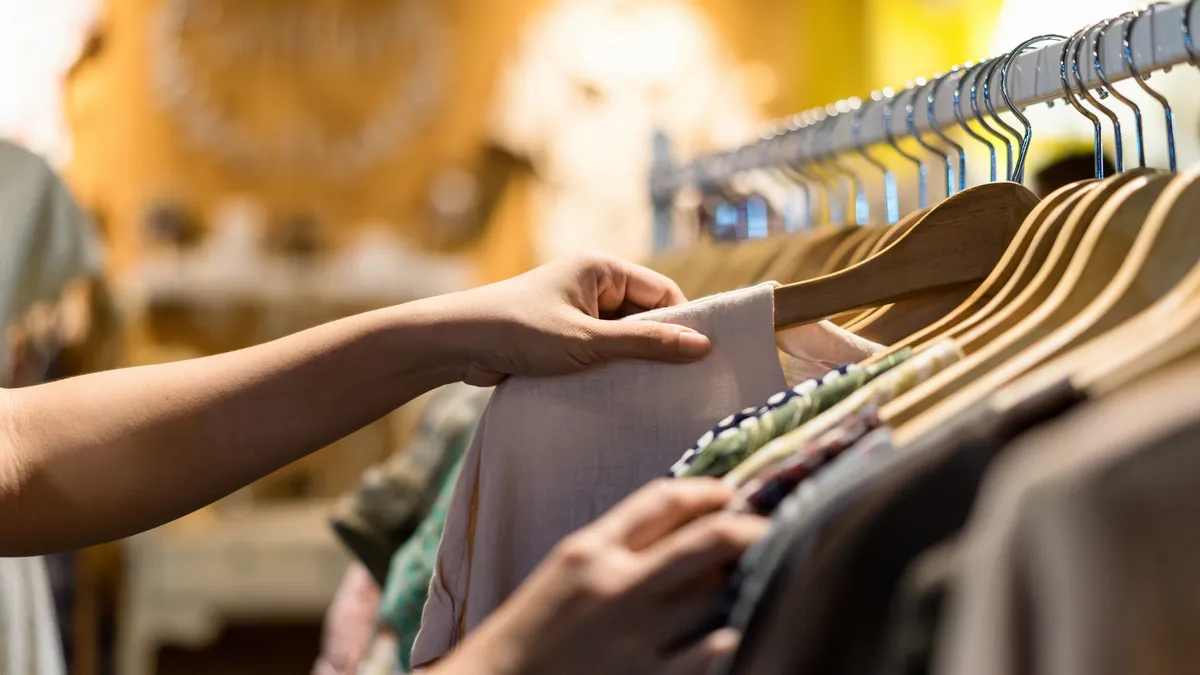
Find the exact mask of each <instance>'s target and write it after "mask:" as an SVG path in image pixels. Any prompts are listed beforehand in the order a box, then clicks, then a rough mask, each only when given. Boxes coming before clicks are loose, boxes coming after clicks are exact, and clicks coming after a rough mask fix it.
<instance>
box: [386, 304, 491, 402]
mask: <svg viewBox="0 0 1200 675" xmlns="http://www.w3.org/2000/svg"><path fill="white" fill-rule="evenodd" d="M461 296H462V294H461V293H451V294H448V295H440V296H437V297H434V298H425V299H422V300H416V301H413V302H409V303H405V304H403V305H398V306H396V307H392V308H390V309H389V310H385V311H386V312H388V322H387V323H388V333H389V334H390V339H389V342H390V343H391V344H394V345H400V346H401V347H400V348H401V349H403V350H404V351H405V353H406V354H407V355H408V356H409V357H410V358H411V356H412V355H413V354H417V355H419V363H418V367H419V368H420V369H421V370H422V371H423V372H426V373H428V374H430V375H432V376H436V377H439V378H440V379H443V380H445V383H449V382H459V381H462V380H463V378H464V377H465V376H466V373H467V371H468V370H469V369H470V367H471V364H472V363H475V362H476V360H477V359H478V357H479V352H480V342H481V340H480V330H479V326H478V322H477V321H475V320H474V319H473V318H472V314H471V312H470V311H469V309H468V308H467V306H466V303H464V302H463V299H462V298H461ZM398 356H400V357H401V358H403V356H404V355H398Z"/></svg>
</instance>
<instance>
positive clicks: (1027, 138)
mask: <svg viewBox="0 0 1200 675" xmlns="http://www.w3.org/2000/svg"><path fill="white" fill-rule="evenodd" d="M1066 39H1067V38H1066V36H1065V35H1058V34H1055V33H1049V34H1046V35H1039V36H1037V37H1035V38H1029V39H1028V40H1026V41H1024V42H1022V43H1021V44H1020V45H1018V46H1017V48H1016V49H1014V50H1012V51H1011V52H1009V55H1008V58H1006V59H1004V65H1002V66H1001V67H1000V96H1002V97H1003V98H1004V105H1005V106H1007V107H1008V109H1009V111H1010V112H1012V114H1013V115H1014V116H1015V117H1016V118H1017V119H1018V120H1019V121H1020V122H1021V126H1022V127H1023V128H1024V129H1025V133H1024V134H1022V135H1021V151H1020V153H1019V155H1018V157H1017V165H1016V167H1015V168H1014V169H1013V174H1014V175H1013V180H1014V181H1016V182H1018V183H1024V182H1025V159H1026V158H1027V157H1028V156H1029V146H1030V145H1031V144H1032V142H1033V125H1031V124H1030V123H1029V118H1028V117H1026V116H1025V111H1023V110H1021V109H1020V108H1019V107H1018V106H1016V105H1014V104H1013V100H1012V95H1011V94H1010V93H1009V90H1008V70H1009V68H1011V67H1012V64H1013V62H1014V61H1016V59H1017V57H1018V56H1020V55H1021V54H1023V53H1025V52H1026V51H1027V50H1029V49H1031V48H1032V47H1033V45H1035V44H1037V43H1039V42H1045V41H1048V40H1066Z"/></svg>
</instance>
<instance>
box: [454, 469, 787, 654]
mask: <svg viewBox="0 0 1200 675" xmlns="http://www.w3.org/2000/svg"><path fill="white" fill-rule="evenodd" d="M732 496H733V492H731V491H730V490H729V489H728V488H726V487H724V486H723V485H722V484H721V483H720V482H719V481H716V480H711V479H707V478H695V479H685V480H661V481H657V482H655V483H652V484H650V485H648V486H646V487H644V488H642V489H641V490H639V491H638V492H636V493H634V494H633V495H632V496H630V497H629V498H627V499H625V500H624V501H622V502H621V503H619V504H617V505H616V506H615V507H613V509H612V510H611V511H609V512H608V513H607V514H605V515H604V516H603V517H602V518H600V519H599V520H597V521H596V522H594V523H592V524H591V525H589V526H588V527H585V528H583V529H581V530H579V531H578V532H576V533H574V534H572V535H571V536H569V537H567V538H566V539H564V540H562V542H560V543H559V545H558V546H557V547H555V549H554V550H553V551H552V552H551V553H550V555H549V556H548V557H547V558H546V560H545V561H544V562H543V563H542V564H541V565H540V566H539V567H538V569H536V570H535V571H534V573H533V574H532V575H531V576H530V577H529V579H528V580H527V581H526V582H525V583H524V584H523V585H522V586H521V588H519V589H518V590H517V592H516V593H515V594H514V595H513V596H512V597H511V598H509V600H508V601H507V602H505V603H504V604H503V605H502V606H501V607H500V609H498V610H497V611H496V613H495V614H493V615H492V616H491V617H490V618H488V620H487V621H485V622H484V623H483V625H481V626H480V627H479V629H478V630H477V631H476V632H475V633H474V634H472V635H470V636H468V638H467V639H466V640H465V641H464V642H463V644H462V646H461V647H460V648H459V649H458V650H457V651H456V652H454V653H453V654H451V655H450V656H448V657H447V658H446V659H445V661H443V662H442V663H440V664H438V666H437V667H436V668H433V669H432V672H433V673H436V674H437V675H443V674H444V675H453V674H457V673H471V674H472V675H542V674H545V675H558V674H560V673H571V674H572V675H611V674H612V673H621V674H622V675H643V674H644V675H690V674H692V673H703V672H704V671H705V670H706V669H707V667H708V664H709V663H711V662H712V660H713V659H714V658H717V657H720V656H723V655H726V654H729V653H731V652H732V651H733V650H734V649H735V648H736V646H737V641H738V636H737V634H736V633H735V632H733V631H732V629H728V628H726V629H721V630H718V631H716V632H714V633H711V634H710V635H708V636H706V637H704V638H703V639H701V640H700V641H699V642H696V643H693V644H681V642H683V641H684V640H686V639H687V638H689V637H692V636H693V635H694V634H695V632H696V631H697V630H698V629H700V628H702V627H703V625H704V623H705V621H706V620H707V619H708V618H709V617H710V614H711V612H712V611H713V610H714V608H715V607H716V606H717V603H718V601H719V598H720V594H721V592H722V590H723V589H724V586H725V570H726V569H727V567H728V565H730V564H731V563H733V562H735V561H736V560H737V559H738V558H740V557H741V555H742V553H743V552H744V551H745V550H746V549H747V548H748V547H749V546H750V545H751V544H753V543H754V542H755V541H757V540H758V539H760V538H761V537H762V536H763V535H764V534H766V531H767V521H766V520H765V519H762V518H759V517H757V516H746V515H737V514H733V513H729V512H719V513H714V512H715V511H717V510H718V509H720V508H721V507H722V506H724V505H725V504H726V503H727V502H728V501H729V499H730V498H731V497H732Z"/></svg>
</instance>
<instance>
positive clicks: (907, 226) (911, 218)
mask: <svg viewBox="0 0 1200 675" xmlns="http://www.w3.org/2000/svg"><path fill="white" fill-rule="evenodd" d="M927 213H929V209H918V210H916V211H913V212H912V213H910V214H908V215H906V216H904V217H903V218H901V219H900V220H899V221H898V222H897V223H896V224H895V225H892V226H891V227H889V228H888V229H887V232H885V233H884V235H883V237H881V238H880V239H879V240H878V241H876V242H875V244H874V245H873V246H872V247H871V250H870V251H868V252H867V256H866V258H870V257H871V256H873V255H875V254H877V253H879V252H880V251H882V250H883V249H885V248H887V247H888V246H891V245H892V242H894V241H896V240H897V239H899V238H900V237H901V236H902V235H903V234H904V233H905V232H908V231H909V230H911V229H912V228H913V225H916V224H917V223H918V222H920V220H921V218H923V217H924V216H925V214H927ZM866 258H863V259H862V260H865V259H866ZM862 260H858V261H855V262H861V261H862ZM888 307H891V305H888V306H887V307H879V308H877V309H869V310H866V311H863V312H861V313H859V314H858V316H857V317H856V318H855V321H854V322H852V323H851V324H848V325H847V330H853V328H852V327H851V326H853V325H856V324H857V323H858V322H860V321H865V320H867V319H868V318H870V317H871V316H873V315H874V314H875V313H876V312H883V311H885V310H887V308H888Z"/></svg>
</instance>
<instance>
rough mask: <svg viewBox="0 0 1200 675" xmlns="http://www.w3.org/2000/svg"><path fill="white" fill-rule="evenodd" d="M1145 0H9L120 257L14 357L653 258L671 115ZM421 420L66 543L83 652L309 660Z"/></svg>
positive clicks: (44, 103) (1048, 160)
mask: <svg viewBox="0 0 1200 675" xmlns="http://www.w3.org/2000/svg"><path fill="white" fill-rule="evenodd" d="M1137 4H1138V3H1131V2H1127V1H1123V0H1103V1H1102V0H1076V1H1067V0H1058V1H1057V2H1041V3H1036V2H1029V1H1025V0H1009V1H1007V2H1005V1H1003V0H836V1H832V0H636V1H635V0H505V1H503V2H500V1H497V0H493V1H490V2H489V1H481V0H441V1H439V2H433V1H432V0H0V53H3V58H0V137H3V138H6V139H9V140H10V141H12V142H13V143H15V144H17V145H20V146H24V147H25V148H28V149H30V150H32V151H33V152H35V153H37V154H39V155H41V156H43V157H45V158H46V159H47V160H48V161H49V162H50V164H51V165H52V166H53V167H54V168H55V169H56V170H57V171H58V172H59V173H61V175H62V176H63V177H64V180H65V181H66V184H67V186H68V187H69V189H70V192H71V194H72V195H73V196H74V199H75V201H76V202H78V204H79V206H80V207H81V209H82V212H83V214H85V216H86V217H87V218H88V219H89V220H90V221H91V222H92V223H93V224H94V226H95V228H96V230H97V231H98V233H99V237H100V240H101V242H102V248H103V266H102V273H101V274H99V275H93V276H91V277H88V278H87V279H86V280H85V281H84V282H83V283H80V284H78V285H76V286H72V287H71V291H70V293H68V294H65V295H64V296H63V297H62V298H61V299H60V300H59V301H57V302H56V304H54V306H53V307H50V308H47V307H44V306H43V307H40V309H38V308H35V310H30V311H26V312H24V313H23V314H22V315H21V316H19V317H5V320H6V321H9V322H10V324H11V325H10V328H9V333H8V348H9V350H10V351H11V352H12V353H14V354H16V357H17V358H16V359H15V361H14V362H15V363H16V366H14V367H12V368H10V369H9V370H10V371H11V372H9V373H8V374H7V376H8V381H9V383H10V384H18V385H19V384H24V383H29V382H32V381H37V380H38V379H44V378H45V377H48V376H58V375H64V374H72V373H78V372H85V371H87V370H95V369H99V368H109V367H113V366H117V365H134V364H147V363H155V362H163V361H168V360H174V359H181V358H188V357H194V356H199V355H204V354H212V353H216V352H221V351H226V350H230V349H235V348H238V347H243V346H247V345H250V344H254V343H258V342H261V341H264V340H269V339H272V338H274V337H278V336H280V335H283V334H286V333H289V332H292V331H295V330H299V329H301V328H304V327H307V326H310V325H313V324H315V323H318V322H322V321H326V320H329V319H331V318H334V317H337V316H342V315H345V314H348V313H351V312H355V311H360V310H363V309H368V308H372V307H378V306H383V305H387V304H391V303H397V302H403V301H406V300H410V299H414V298H418V297H423V296H428V295H434V294H439V293H444V292H448V291H452V290H456V289H461V288H466V287H470V286H474V285H478V284H482V283H488V282H492V281H496V280H499V279H503V278H505V277H509V276H512V275H514V274H518V273H520V272H523V271H525V270H528V269H530V268H531V267H533V266H535V265H537V264H539V263H541V262H545V261H549V260H553V259H557V258H560V257H562V256H564V255H568V254H570V253H572V252H575V251H578V250H581V249H587V248H598V249H602V250H607V251H610V252H612V253H615V254H617V255H621V256H624V257H628V258H632V259H644V258H646V257H647V256H649V255H650V254H651V253H652V251H651V246H652V241H653V238H652V210H651V204H650V199H649V176H650V170H651V164H652V160H653V147H654V145H653V138H654V136H655V134H656V133H659V134H662V135H663V136H665V138H667V139H668V140H669V142H670V147H671V151H672V153H674V155H675V156H676V157H678V158H686V157H687V156H689V155H694V154H696V153H700V152H704V151H707V150H714V149H720V148H724V147H730V146H733V145H736V144H739V143H743V142H746V141H747V140H749V139H752V138H754V137H755V136H757V135H758V134H759V133H761V132H762V130H763V125H764V124H766V123H767V122H769V121H770V120H773V119H778V118H782V117H785V116H789V115H792V114H794V113H796V112H798V111H801V110H805V109H808V108H812V107H815V106H824V105H825V104H827V103H829V102H831V101H835V100H838V99H842V98H846V97H849V96H863V97H865V96H866V95H867V94H869V92H870V91H872V89H876V88H879V87H882V86H885V85H890V86H894V87H897V88H902V87H903V86H905V84H906V83H907V82H909V81H911V80H913V79H914V78H916V77H918V76H926V77H930V76H932V75H934V74H936V73H939V72H943V71H945V70H946V69H947V68H948V67H950V66H951V65H953V64H957V63H963V62H965V61H969V60H978V59H979V58H981V57H984V56H988V55H992V54H996V53H1000V52H1001V51H1002V50H1004V49H1009V48H1012V47H1015V46H1016V44H1018V43H1019V42H1020V41H1021V40H1023V39H1025V38H1027V37H1031V36H1033V35H1036V34H1039V33H1044V32H1047V31H1057V32H1068V33H1069V32H1071V31H1073V30H1075V29H1077V28H1078V27H1080V26H1082V25H1084V24H1085V23H1087V22H1088V21H1089V20H1095V19H1098V18H1103V17H1109V16H1115V15H1117V14H1120V13H1121V12H1123V11H1127V10H1129V9H1132V8H1134V7H1136V6H1137ZM1163 79H1169V78H1163ZM1156 85H1157V81H1156ZM1163 86H1164V87H1166V89H1165V91H1170V87H1169V84H1168V83H1164V84H1163ZM1160 88H1162V87H1160ZM1191 89H1194V87H1192V88H1187V87H1184V88H1181V90H1180V91H1176V92H1174V93H1172V94H1171V95H1172V96H1173V98H1172V101H1173V102H1175V103H1176V104H1177V107H1186V106H1183V104H1184V103H1186V102H1187V101H1188V100H1190V98H1191V97H1194V96H1195V94H1194V93H1192V92H1191ZM1174 97H1178V98H1174ZM1031 112H1039V111H1031ZM1034 119H1035V128H1036V129H1038V130H1039V131H1041V132H1043V133H1042V134H1041V135H1039V136H1038V143H1037V144H1036V145H1035V154H1037V157H1036V158H1035V159H1034V160H1033V166H1034V167H1035V168H1036V167H1037V166H1039V162H1040V163H1041V164H1040V166H1051V165H1054V164H1055V163H1056V162H1062V161H1066V162H1068V165H1069V162H1070V161H1072V158H1078V157H1080V156H1082V157H1083V165H1082V166H1083V167H1084V171H1085V174H1086V172H1087V171H1088V170H1089V168H1090V145H1089V144H1090V140H1089V139H1090V136H1089V129H1090V127H1089V126H1088V125H1087V123H1086V122H1082V124H1081V122H1080V119H1079V118H1078V116H1071V117H1066V118H1064V117H1062V116H1061V115H1060V116H1059V117H1056V118H1054V119H1053V120H1048V121H1045V122H1040V121H1038V120H1039V118H1037V117H1036V116H1034ZM1064 119H1065V121H1063V120H1064ZM1182 119H1184V118H1183V116H1182V115H1181V120H1182ZM1187 119H1188V120H1190V119H1192V118H1187ZM1149 123H1150V122H1148V124H1149ZM1155 123H1156V122H1155ZM1195 128H1196V125H1195V124H1194V123H1192V122H1190V121H1181V124H1180V138H1179V146H1180V160H1181V164H1183V163H1184V162H1186V161H1188V158H1189V157H1194V156H1195V155H1196V154H1197V152H1196V146H1197V139H1196V133H1195V132H1194V129H1195ZM1153 152H1154V150H1151V153H1153ZM7 226H8V223H5V225H4V226H3V227H7ZM3 246H4V244H0V248H2V247H3ZM48 316H49V317H51V318H49V319H47V317H48ZM49 324H53V325H54V326H55V327H56V328H54V329H53V332H54V333H55V336H56V338H57V342H56V349H55V351H54V352H53V354H52V358H50V357H47V358H45V359H43V360H42V361H38V360H37V359H36V358H35V357H36V356H37V351H36V350H34V349H31V348H30V345H31V344H34V343H35V342H36V339H35V338H38V337H39V336H44V335H43V334H44V333H46V332H47V331H49V330H51V329H49V328H47V326H48V325H49ZM413 419H414V415H413V414H412V412H411V411H407V410H399V411H397V412H396V413H394V414H393V415H391V416H389V417H388V418H386V419H384V420H381V421H379V422H378V423H376V424H374V425H372V426H371V427H369V428H367V429H364V430H363V431H361V432H359V433H357V434H355V435H353V436H351V437H349V438H347V439H345V440H344V441H342V442H340V443H338V444H336V445H335V446H332V447H330V448H327V449H325V450H323V451H322V452H320V453H318V454H316V455H314V456H312V457H310V458H308V459H306V460H305V461H302V462H300V463H298V464H296V465H294V466H292V467H289V468H287V469H285V470H283V471H280V472H278V473H277V474H275V475H272V476H270V477H268V478H266V479H265V480H263V481H261V482H260V483H259V484H256V485H254V486H252V487H251V488H249V489H247V490H245V491H243V493H239V494H236V495H233V496H232V497H230V498H229V499H227V500H225V501H223V502H222V503H220V504H217V505H215V506H213V507H211V508H209V509H205V510H204V511H202V512H199V513H196V514H194V515H192V516H188V517H187V518H184V519H182V520H181V521H178V522H176V523H173V524H171V525H169V526H167V527H164V528H161V529H160V530H158V531H155V532H151V533H147V534H146V535H143V536H141V537H138V538H136V539H135V540H132V541H128V542H121V543H118V544H113V545H109V546H104V547H99V548H96V549H90V550H87V551H79V552H76V553H73V554H70V555H64V556H59V557H57V558H56V559H54V560H53V561H51V562H52V563H53V565H52V570H53V575H52V576H53V582H54V585H55V589H56V600H57V602H58V610H59V612H60V620H61V625H62V629H63V634H64V635H63V639H64V645H65V647H66V650H67V654H68V658H69V664H70V669H71V672H72V673H74V674H75V675H98V674H100V673H122V674H128V675H151V674H153V673H157V674H161V675H179V674H185V673H214V672H220V673H223V674H227V675H234V674H238V673H259V672H271V673H306V672H309V671H310V670H311V668H312V664H313V662H314V658H315V657H316V655H317V652H318V650H319V648H320V630H321V621H322V618H323V616H324V614H325V612H326V610H327V608H328V607H329V604H330V601H331V599H332V598H333V595H334V593H335V590H336V589H337V586H338V583H339V580H340V579H341V578H342V574H343V572H344V570H345V568H346V565H347V563H348V560H349V556H348V554H347V553H346V552H344V551H343V549H342V548H341V546H340V545H339V544H338V542H337V540H336V538H335V537H334V535H333V533H332V531H331V529H330V526H329V514H330V510H331V505H332V504H333V503H334V500H336V499H337V498H338V497H339V496H341V495H344V494H346V493H347V492H348V491H350V490H353V489H354V487H355V485H356V484H357V483H358V482H359V481H360V478H361V477H362V475H363V472H364V471H365V470H366V469H368V468H369V467H371V466H373V465H376V464H378V463H379V462H381V461H383V460H384V459H385V458H387V457H388V456H389V455H391V454H392V453H393V451H395V450H396V449H397V448H399V447H402V446H403V445H404V443H405V439H406V438H407V437H409V436H410V435H411V434H412V433H413Z"/></svg>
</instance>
